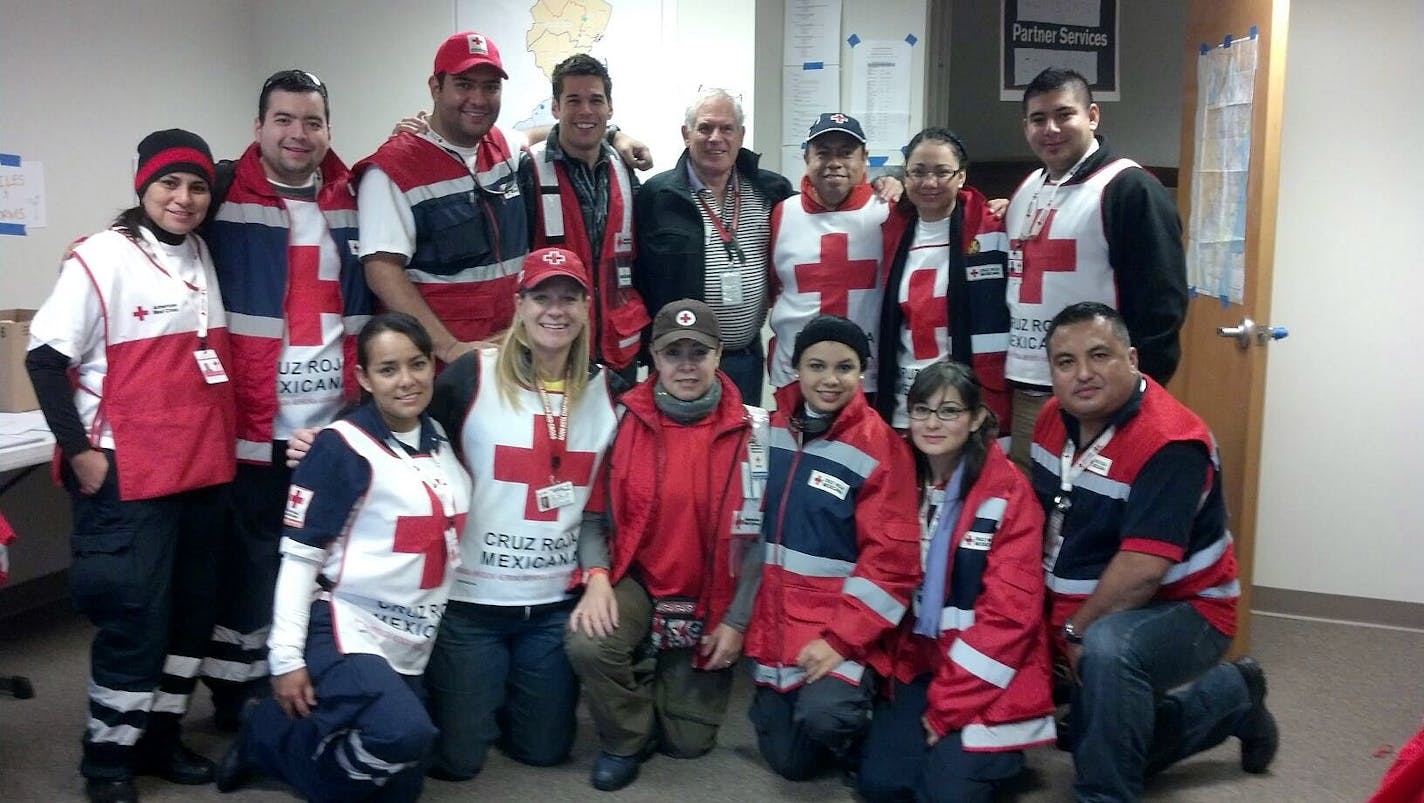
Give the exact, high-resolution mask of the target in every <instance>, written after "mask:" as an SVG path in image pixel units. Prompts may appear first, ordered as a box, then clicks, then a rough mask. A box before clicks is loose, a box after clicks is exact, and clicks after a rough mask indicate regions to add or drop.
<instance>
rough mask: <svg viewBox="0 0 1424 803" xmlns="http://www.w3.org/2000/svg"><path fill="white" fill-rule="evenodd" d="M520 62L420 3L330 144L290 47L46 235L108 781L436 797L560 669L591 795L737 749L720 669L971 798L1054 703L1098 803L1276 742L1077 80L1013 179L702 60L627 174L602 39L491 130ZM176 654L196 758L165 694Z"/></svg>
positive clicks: (1128, 224) (42, 365)
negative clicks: (799, 164)
mask: <svg viewBox="0 0 1424 803" xmlns="http://www.w3.org/2000/svg"><path fill="white" fill-rule="evenodd" d="M507 78H508V74H507V73H506V72H505V69H504V66H503V63H502V60H501V59H500V55H499V50H498V48H497V46H496V44H495V43H494V42H493V41H491V40H490V39H489V38H488V37H486V36H484V35H482V34H480V33H476V32H463V33H458V34H455V35H454V36H451V37H449V38H448V39H447V40H445V42H444V43H442V44H441V45H440V47H439V49H438V51H437V53H436V56H435V60H434V67H433V70H432V73H431V75H430V76H429V78H428V86H429V91H430V96H431V102H432V108H431V110H430V112H429V113H428V115H427V114H422V115H420V116H419V117H418V118H411V119H408V120H406V121H402V122H401V123H400V124H399V125H398V126H397V131H396V133H395V134H393V135H392V136H391V137H390V138H389V139H388V140H387V141H386V142H385V143H384V144H383V145H381V146H380V147H379V148H378V149H377V150H376V152H375V153H374V154H372V155H371V156H369V157H367V158H366V159H363V160H361V161H360V162H358V163H356V165H355V166H354V167H353V168H351V169H349V170H348V168H347V167H346V166H345V164H344V163H343V162H342V161H341V160H340V159H339V158H337V156H336V155H335V153H334V152H333V151H332V150H331V148H330V142H331V129H330V125H329V123H330V111H331V109H330V99H329V97H328V90H327V86H326V84H324V83H323V82H322V81H321V80H320V79H318V78H317V77H316V76H315V75H312V74H311V73H308V72H305V71H302V70H285V71H282V72H278V73H276V74H274V75H273V76H272V77H271V78H269V79H268V80H267V81H266V83H265V84H264V85H263V87H262V90H261V93H260V95H259V99H258V108H257V112H258V113H257V119H256V123H255V133H254V142H253V144H252V145H251V146H250V147H249V148H248V149H247V151H246V152H245V153H243V154H242V155H241V156H240V157H239V158H238V159H237V160H236V161H231V162H229V161H223V162H216V163H215V162H214V160H213V157H212V154H211V152H210V150H209V148H208V146H207V145H206V143H205V142H204V141H203V140H202V139H201V138H199V137H198V136H197V135H195V134H193V133H190V132H188V131H183V130H179V129H168V130H161V131H155V132H154V133H152V134H149V135H148V136H147V137H145V138H144V139H143V140H142V141H141V142H140V143H139V145H138V160H137V172H136V175H135V177H134V189H135V191H136V192H137V195H138V199H139V203H138V205H137V206H135V207H133V208H132V209H129V210H126V211H124V212H122V213H121V214H120V215H119V216H118V217H117V218H116V219H115V220H114V221H113V223H112V224H110V226H109V227H108V228H106V229H105V230H103V231H101V232H99V233H97V234H94V235H92V236H90V237H87V238H84V239H83V240H80V241H78V242H76V243H74V244H73V245H72V246H71V247H70V248H69V250H68V252H67V253H66V254H65V256H64V260H63V265H62V268H61V270H60V273H59V278H58V281H57V284H56V285H55V288H54V290H53V292H52V294H51V295H50V297H49V298H48V299H47V300H46V301H45V303H44V305H43V306H42V308H41V309H40V310H39V311H38V313H37V314H36V316H35V318H34V321H33V324H32V327H31V342H30V350H29V354H28V357H27V366H28V368H29V372H30V375H31V377H32V379H33V381H34V385H35V388H36V391H37V395H38V397H39V399H40V404H41V407H42V408H43V411H44V414H45V417H46V420H47V421H48V423H49V426H50V428H51V429H52V430H53V432H54V434H55V437H56V440H57V443H58V446H57V451H56V460H55V467H56V476H57V478H58V480H59V481H60V482H62V483H63V485H64V487H65V488H66V489H67V491H68V492H69V494H70V497H71V500H72V505H73V514H74V532H73V536H72V545H73V564H72V568H71V574H70V577H71V582H72V590H73V597H74V600H75V602H76V604H77V606H78V607H79V608H80V609H81V610H82V611H83V612H84V613H85V614H86V615H87V616H88V617H89V618H90V619H91V620H92V621H93V623H94V625H95V627H96V632H95V636H94V641H93V645H92V648H91V652H90V661H91V666H90V681H89V686H88V690H89V695H88V696H89V707H88V711H89V718H88V722H87V724H86V726H85V728H84V735H83V757H82V761H81V764H80V771H81V773H82V775H83V776H84V778H85V779H86V792H87V795H88V798H89V799H90V800H91V801H96V802H98V803H117V802H120V801H134V800H137V798H138V791H137V788H136V786H135V782H134V778H135V776H137V775H156V776H159V777H162V778H164V779H166V780H168V781H170V782H173V783H179V784H206V783H212V782H216V784H217V786H218V788H219V789H220V790H222V791H225V792H226V791H231V790H234V789H237V788H239V787H241V786H243V785H245V784H246V783H247V782H248V781H249V780H250V779H252V778H253V777H255V776H258V775H265V776H268V777H269V778H273V779H277V780H280V781H282V782H285V783H287V784H290V785H291V786H292V787H294V788H295V789H296V790H297V791H298V792H299V793H300V794H301V795H303V796H304V797H306V798H307V799H310V800H317V801H347V800H352V801H354V800H388V801H407V800H415V799H417V798H418V797H419V796H420V794H421V792H422V790H423V788H424V784H425V779H426V778H436V779H440V780H443V781H466V780H469V779H472V778H474V777H475V776H477V775H478V774H479V773H480V771H481V770H482V768H483V767H484V765H485V762H486V760H487V758H488V754H489V751H490V749H491V747H498V749H500V750H501V751H502V752H504V753H505V754H506V755H507V756H508V757H509V758H511V759H513V760H515V761H518V762H521V763H524V764H528V765H534V766H549V765H554V764H559V763H561V762H564V761H566V760H567V759H568V757H569V755H570V752H571V749H572V746H573V743H574V739H575V733H576V720H577V717H576V708H577V706H578V704H579V701H580V697H582V700H583V702H584V703H585V704H586V705H587V710H588V714H589V715H590V716H591V718H592V721H593V727H594V730H595V732H596V738H597V743H598V747H599V752H598V755H597V757H596V759H595V761H594V764H593V767H592V770H591V777H590V780H591V783H592V785H593V786H594V787H595V788H597V789H600V790H606V791H608V790H616V789H619V788H622V787H624V786H626V785H628V784H629V783H632V782H633V781H634V780H635V779H636V777H637V775H638V773H639V768H640V766H641V764H642V763H643V762H645V761H647V760H648V759H649V758H651V757H652V756H653V755H654V754H655V753H662V754H663V755H665V756H670V757H673V758H680V759H691V758H695V757H698V756H701V755H704V754H706V753H707V752H708V751H710V750H712V749H713V748H714V746H715V744H716V739H717V732H718V730H719V728H720V726H721V724H722V722H723V721H724V718H725V716H726V712H727V709H728V706H729V701H730V699H731V696H732V693H733V686H734V680H735V672H734V669H735V667H737V666H738V665H739V664H741V665H743V666H745V667H746V668H748V669H749V670H750V672H751V673H752V676H753V680H754V681H755V685H756V689H755V692H754V695H753V697H752V700H751V704H750V710H749V717H750V719H751V722H752V724H753V726H754V729H755V733H756V739H757V744H758V747H759V749H760V753H761V755H762V757H763V758H764V760H765V762H766V764H767V765H768V766H769V767H770V768H771V769H772V770H773V771H774V772H776V773H778V774H779V775H781V776H783V777H785V778H787V779H791V780H802V779H807V778H811V777H814V776H816V775H817V774H819V773H822V772H827V771H836V770H840V771H842V772H845V773H846V777H847V778H848V779H852V782H853V783H854V785H855V786H856V787H857V789H858V791H859V792H860V794H861V795H863V796H864V797H865V798H866V799H868V800H873V801H898V800H933V801H988V800H991V799H994V796H995V795H996V794H1004V793H1005V784H1006V783H1009V782H1011V781H1012V779H1014V778H1015V777H1016V776H1018V775H1019V774H1020V772H1021V771H1022V769H1023V767H1024V763H1025V751H1026V750H1028V749H1029V748H1032V747H1035V746H1039V745H1045V744H1052V743H1054V742H1055V741H1057V743H1058V744H1059V746H1060V747H1062V748H1064V749H1068V750H1071V751H1072V753H1073V756H1074V760H1075V766H1076V773H1077V777H1076V783H1075V786H1074V790H1073V794H1074V795H1075V796H1076V797H1077V799H1079V800H1085V801H1100V800H1101V801H1106V800H1135V799H1137V798H1138V796H1139V795H1140V793H1141V790H1142V786H1143V783H1144V779H1145V778H1147V777H1148V776H1150V775H1151V774H1153V773H1155V772H1157V771H1160V770H1161V769H1163V768H1165V767H1166V766H1168V765H1169V764H1171V763H1172V762H1174V761H1177V760H1179V759H1181V758H1184V757H1186V756H1188V755H1191V754H1193V753H1196V752H1199V751H1201V750H1204V749H1207V748H1209V747H1212V746H1214V745H1217V744H1219V743H1221V742H1222V741H1224V740H1225V739H1226V738H1228V737H1230V736H1236V737H1238V738H1239V739H1240V742H1241V765H1242V768H1243V769H1245V770H1246V771H1248V772H1257V773H1259V772H1264V771H1266V769H1267V767H1268V765H1269V764H1270V762H1271V760H1272V758H1273V757H1274V754H1275V751H1276V747H1277V741H1278V736H1277V731H1276V725H1275V722H1274V719H1273V718H1272V717H1271V715H1270V713H1269V712H1268V711H1267V710H1266V708H1265V705H1264V697H1265V693H1266V679H1265V674H1264V672H1263V671H1262V669H1261V667H1260V666H1259V665H1258V664H1257V663H1256V662H1255V661H1253V660H1252V659H1250V658H1242V659H1238V660H1237V661H1235V662H1231V663H1224V662H1222V658H1223V656H1224V654H1225V651H1226V649H1227V648H1228V646H1229V644H1230V642H1231V639H1232V637H1233V635H1234V633H1235V626H1236V625H1235V623H1236V602H1237V599H1238V596H1239V584H1238V582H1237V577H1236V562H1235V557H1234V552H1233V548H1232V541H1231V535H1230V533H1229V531H1228V529H1227V526H1226V507H1225V502H1224V500H1223V496H1222V487H1221V477H1220V465H1219V461H1218V459H1217V455H1216V450H1215V445H1214V442H1213V440H1212V436H1211V433H1210V432H1209V431H1208V429H1207V427H1206V424H1205V423H1204V422H1203V421H1202V420H1201V419H1200V418H1199V417H1197V416H1196V415H1195V414H1193V413H1192V412H1191V411H1190V410H1188V409H1186V408H1185V407H1183V406H1182V405H1181V404H1180V403H1178V402H1177V401H1176V400H1174V399H1173V398H1172V397H1171V396H1170V395H1169V394H1168V393H1167V391H1166V390H1165V389H1164V388H1163V385H1162V384H1161V383H1165V382H1166V381H1167V379H1168V378H1169V377H1170V376H1171V374H1172V372H1173V371H1174V369H1175V367H1176V363H1177V360H1178V357H1179V351H1178V345H1177V342H1178V339H1177V331H1178V329H1179V328H1180V326H1181V323H1182V319H1183V317H1184V314H1185V305H1186V289H1185V268H1184V264H1183V255H1182V248H1181V230H1180V224H1179V223H1178V220H1177V217H1176V213H1175V210H1174V209H1173V206H1172V203H1171V200H1170V198H1169V197H1168V196H1167V194H1166V192H1165V191H1164V190H1163V188H1162V187H1161V185H1160V184H1158V183H1157V182H1156V180H1155V179H1154V178H1152V177H1151V175H1150V174H1148V173H1147V172H1146V171H1144V170H1143V169H1142V168H1141V167H1139V166H1138V165H1137V164H1135V163H1134V162H1132V161H1131V160H1128V159H1124V158H1120V157H1116V156H1114V155H1112V154H1111V153H1110V152H1109V151H1108V149H1107V146H1106V144H1104V143H1103V141H1102V140H1101V138H1100V137H1098V136H1097V135H1096V132H1095V130H1096V128H1097V126H1098V123H1099V121H1100V114H1101V112H1100V110H1099V108H1098V106H1097V105H1096V104H1095V103H1093V102H1092V97H1091V93H1090V91H1089V88H1088V86H1087V83H1086V81H1085V80H1084V79H1083V78H1082V76H1080V75H1078V74H1077V73H1074V72H1072V71H1064V70H1057V69H1050V70H1046V71H1044V72H1043V73H1042V74H1040V75H1039V76H1038V78H1037V79H1035V81H1034V82H1033V83H1032V84H1031V85H1030V86H1029V87H1028V89H1027V91H1026V92H1025V95H1024V101H1023V111H1024V130H1025V133H1026V136H1027V138H1028V143H1029V145H1030V147H1031V148H1032V149H1033V151H1034V153H1035V154H1036V155H1037V156H1038V157H1039V159H1040V160H1041V161H1042V163H1043V167H1042V168H1041V169H1039V170H1036V171H1035V172H1034V173H1033V174H1032V175H1030V176H1029V177H1028V178H1027V179H1026V180H1025V181H1024V182H1023V184H1022V185H1021V186H1020V187H1019V189H1018V190H1017V191H1016V192H1015V193H1014V196H1013V198H1012V199H1011V200H1010V201H1009V202H1008V203H1007V209H1005V204H1004V202H1003V201H997V202H990V201H988V200H987V199H986V198H985V197H984V196H983V195H982V194H981V193H979V192H978V191H976V190H975V189H973V188H972V187H970V186H969V185H968V184H967V183H966V182H967V172H966V171H967V168H968V165H969V161H968V156H967V151H966V147H965V144H964V143H963V142H961V141H960V139H959V138H958V137H957V136H956V135H955V134H954V133H953V132H951V131H949V130H948V129H945V128H940V127H932V128H927V129H925V130H924V131H922V132H920V133H919V134H917V135H916V136H915V137H914V139H913V140H911V142H910V143H909V144H908V145H907V147H906V148H905V150H904V155H905V168H904V170H903V173H902V174H897V175H895V176H889V177H883V178H881V179H878V180H877V181H876V182H875V183H874V184H873V185H872V184H871V183H869V182H868V181H867V152H866V137H865V133H864V131H863V129H862V127H861V125H860V124H859V122H857V121H856V120H855V119H854V118H852V117H850V116H848V115H845V114H843V113H840V112H827V113H825V114H822V115H820V116H819V117H818V118H817V119H816V120H815V121H814V122H812V123H811V125H810V128H809V130H808V132H807V136H806V139H805V174H804V177H803V178H802V179H801V182H800V186H799V192H797V191H795V190H794V189H793V187H792V185H791V183H790V182H788V181H787V180H786V179H785V178H783V177H781V176H780V175H778V174H776V173H773V172H771V171H768V170H764V169H762V168H760V167H759V166H758V156H757V154H755V153H753V152H752V151H750V150H747V149H746V148H744V147H743V138H744V134H745V127H744V116H743V110H742V108H741V105H740V101H739V100H738V98H737V96H736V95H735V94H732V93H729V92H727V91H724V90H707V91H703V92H700V93H699V94H698V95H697V97H696V98H694V99H693V100H692V103H691V104H690V105H689V106H688V107H687V109H686V114H685V117H684V118H683V120H682V121H681V122H682V129H681V130H682V135H683V139H684V142H685V145H686V149H685V151H684V152H683V153H682V155H681V157H680V158H679V159H678V161H677V164H676V165H675V166H674V167H673V168H672V169H670V170H667V171H665V172H662V173H659V174H657V175H655V176H653V177H652V178H651V179H649V180H648V181H647V182H646V183H645V184H640V182H639V181H638V179H637V176H636V173H635V172H634V171H635V169H646V168H649V167H651V161H650V155H649V154H648V153H647V150H646V148H644V147H643V146H642V145H641V143H639V142H637V141H636V140H633V139H631V138H629V137H628V136H627V135H626V134H623V133H620V132H618V131H617V128H616V126H612V125H610V124H609V120H610V118H611V116H612V114H613V93H612V80H611V78H610V76H609V74H608V71H607V69H606V67H605V66H604V65H603V64H602V63H601V62H599V61H597V60H595V59H593V58H591V57H589V56H587V55H575V56H572V57H570V58H568V59H567V60H565V61H563V62H562V63H560V64H559V65H558V67H557V68H556V69H555V70H554V72H553V77H552V84H553V86H552V90H553V103H552V112H553V115H554V117H555V118H556V119H557V121H558V122H557V124H555V125H553V126H552V127H551V128H548V129H536V130H533V131H529V132H517V131H513V130H505V129H501V128H499V127H497V126H496V125H495V122H496V120H497V118H498V116H499V111H500V94H501V90H502V86H503V82H504V80H505V79H507ZM767 323H769V324H770V327H771V329H772V331H773V333H774V341H773V343H772V345H771V347H770V348H769V349H768V350H767V351H766V352H764V351H763V346H762V341H761V336H760V332H761V329H762V327H763V325H764V324H767ZM640 365H641V366H646V367H647V369H648V371H647V378H646V379H645V380H644V381H642V382H637V377H638V368H639V367H640ZM767 380H769V381H770V386H771V389H772V390H773V391H774V399H775V407H774V411H772V412H770V413H768V412H767V411H766V410H764V409H762V408H761V407H759V406H757V405H759V403H760V402H761V399H762V397H763V383H764V381H767ZM1001 427H1002V428H1003V432H1004V434H1005V436H1006V437H1005V438H1004V439H1001V438H1000V432H1001ZM1001 441H1002V442H1003V443H1004V444H1010V445H1009V449H1008V452H1006V451H1005V449H1004V448H1003V447H1002V446H1001ZM1010 453H1011V454H1013V455H1014V456H1015V460H1014V461H1011V460H1010V457H1009V454H1010ZM1015 462H1017V464H1018V465H1015ZM293 466H294V467H293ZM1055 663H1056V664H1058V665H1059V666H1060V667H1061V672H1060V674H1059V676H1058V678H1057V680H1055ZM200 678H201V679H202V680H203V681H204V682H205V683H206V684H207V685H208V686H209V687H210V689H211V692H212V696H213V704H214V717H215V721H216V724H217V725H218V727H219V728H221V729H224V730H228V731H231V732H234V733H235V734H236V736H235V738H234V741H233V743H232V745H231V747H230V748H229V749H228V750H227V751H226V753H225V754H224V755H223V756H222V757H221V759H220V760H219V761H217V762H214V761H211V760H210V759H208V758H207V757H204V756H202V755H199V754H197V753H196V752H194V751H192V750H190V749H189V748H188V747H186V746H185V745H184V743H183V741H182V740H181V739H180V733H181V728H180V721H181V719H182V717H183V714H184V713H185V711H186V710H187V708H188V704H189V699H190V697H191V695H192V693H193V692H194V690H195V687H196V684H197V681H198V680H199V679H200ZM1055 700H1057V702H1059V703H1064V702H1066V703H1068V704H1069V705H1068V713H1067V714H1066V716H1064V717H1063V718H1059V717H1058V709H1057V708H1056V706H1055Z"/></svg>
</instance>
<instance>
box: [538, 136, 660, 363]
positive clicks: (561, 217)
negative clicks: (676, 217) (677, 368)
mask: <svg viewBox="0 0 1424 803" xmlns="http://www.w3.org/2000/svg"><path fill="white" fill-rule="evenodd" d="M529 157H530V158H529V161H530V163H531V164H532V165H533V166H534V175H535V176H536V177H537V178H538V180H539V191H540V198H539V204H538V207H539V226H538V228H537V229H536V230H535V231H534V232H533V239H534V247H535V248H536V249H538V248H545V247H547V246H551V245H556V246H559V247H561V248H567V249H568V250H570V251H573V252H574V253H575V254H578V255H579V259H582V260H583V263H584V264H585V265H587V266H588V272H589V276H590V277H591V278H592V279H593V299H592V300H593V304H592V305H591V306H592V309H591V310H590V315H589V326H590V327H591V332H592V334H593V337H591V338H589V345H590V346H592V347H593V349H594V354H593V356H594V359H595V360H596V361H598V362H602V363H603V364H604V365H607V366H608V367H609V368H612V369H614V370H619V371H621V370H623V369H624V368H627V367H628V366H629V365H632V364H633V359H634V358H635V357H637V356H638V349H639V348H640V347H641V344H642V340H643V329H644V328H646V327H647V325H648V324H650V323H652V319H651V318H649V317H648V308H647V307H646V306H645V305H644V304H643V297H642V296H641V295H639V294H638V291H637V290H634V289H633V189H632V182H631V180H630V179H629V177H628V168H627V167H625V166H624V164H623V162H622V161H621V160H619V159H616V158H612V157H610V158H609V159H608V170H609V174H610V175H609V189H610V190H611V192H609V195H608V225H607V226H605V227H604V230H603V243H602V244H601V247H600V250H599V253H598V254H597V255H595V254H593V252H592V246H591V245H590V243H589V237H588V230H587V229H586V228H585V227H584V224H583V210H582V209H581V208H580V204H579V198H578V194H577V193H575V192H574V189H573V186H572V185H570V183H569V177H568V173H567V172H566V168H565V167H564V165H563V163H562V162H561V161H558V160H555V161H548V160H547V154H546V151H545V146H544V143H542V142H541V143H539V144H537V145H534V146H532V147H530V148H529ZM556 197H557V200H555V198H556ZM600 357H601V359H600Z"/></svg>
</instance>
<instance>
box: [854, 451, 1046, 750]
mask: <svg viewBox="0 0 1424 803" xmlns="http://www.w3.org/2000/svg"><path fill="white" fill-rule="evenodd" d="M953 537H954V547H955V548H954V550H953V551H952V552H951V553H950V559H949V564H948V566H946V572H947V575H948V576H947V578H946V582H945V597H946V600H945V603H944V609H943V612H942V613H941V616H940V634H939V639H938V640H937V641H932V640H930V639H928V638H925V637H924V636H919V635H915V634H914V632H913V628H914V614H913V613H911V614H910V615H908V616H906V617H905V622H904V623H903V624H902V625H901V627H900V629H899V630H898V631H897V632H896V633H895V634H894V636H893V638H892V641H893V644H892V645H891V647H890V648H889V650H887V657H886V659H885V660H883V661H878V662H876V663H875V669H876V671H877V672H879V673H880V674H881V675H886V676H888V675H891V674H893V675H894V676H895V677H896V678H897V679H898V680H900V681H901V682H904V683H908V682H910V681H911V680H913V679H914V678H915V677H916V676H918V675H922V674H924V673H926V672H932V673H933V674H934V678H933V679H932V680H931V681H930V688H929V700H928V710H926V712H925V714H926V716H927V717H928V718H929V721H930V724H931V725H933V726H934V728H935V731H936V732H937V733H939V734H940V735H941V736H942V735H944V734H946V733H949V732H950V731H961V734H960V736H961V740H962V743H963V745H964V749H965V750H970V751H990V750H1020V749H1023V748H1026V747H1031V746H1034V745H1038V744H1046V743H1048V742H1051V741H1053V739H1054V723H1053V695H1052V685H1053V681H1052V666H1051V662H1050V659H1049V653H1048V636H1047V631H1046V630H1045V625H1044V617H1043V604H1044V596H1045V593H1046V591H1045V586H1044V581H1043V558H1042V550H1043V509H1042V507H1041V506H1040V505H1039V504H1038V500H1037V499H1036V498H1035V497H1034V494H1033V489H1032V488H1031V487H1030V486H1029V483H1028V480H1027V478H1025V477H1024V475H1023V473H1022V472H1020V471H1019V470H1018V468H1017V467H1015V466H1014V465H1013V464H1012V463H1010V462H1009V459H1008V458H1007V457H1005V456H1004V453H1003V451H1002V450H1001V449H1000V448H999V447H998V445H997V444H991V445H990V447H989V455H988V459H987V460H986V461H985V463H984V470H983V472H982V473H980V475H979V479H978V480H977V481H976V482H975V483H974V487H973V488H971V489H970V490H969V495H968V496H967V497H966V498H965V500H964V506H963V507H962V508H961V509H960V512H959V520H958V521H957V522H955V525H954V536H953ZM891 656H893V658H891Z"/></svg>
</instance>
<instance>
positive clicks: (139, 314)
mask: <svg viewBox="0 0 1424 803" xmlns="http://www.w3.org/2000/svg"><path fill="white" fill-rule="evenodd" d="M133 316H134V317H135V318H138V319H139V320H140V321H142V320H143V319H144V318H147V317H148V316H149V311H148V310H146V309H144V308H143V305H139V306H138V307H137V308H135V309H134V311H133Z"/></svg>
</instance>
